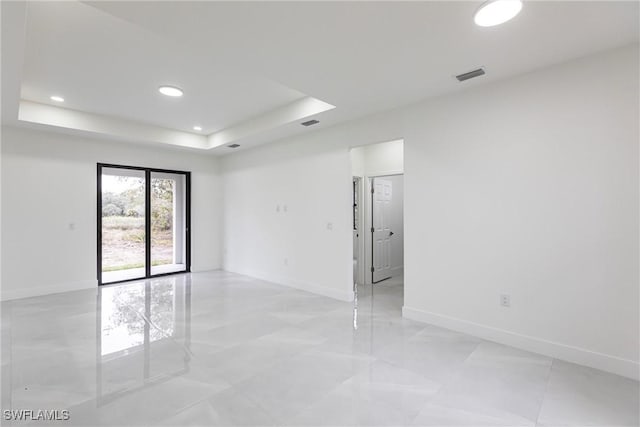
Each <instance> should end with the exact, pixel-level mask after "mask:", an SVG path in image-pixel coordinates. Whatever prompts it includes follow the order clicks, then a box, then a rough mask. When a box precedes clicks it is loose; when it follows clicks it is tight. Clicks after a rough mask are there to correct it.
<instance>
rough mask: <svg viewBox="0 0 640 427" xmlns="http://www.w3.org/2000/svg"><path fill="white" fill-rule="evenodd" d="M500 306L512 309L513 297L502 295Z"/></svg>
mask: <svg viewBox="0 0 640 427" xmlns="http://www.w3.org/2000/svg"><path fill="white" fill-rule="evenodd" d="M500 305H501V306H503V307H511V295H507V294H502V295H500Z"/></svg>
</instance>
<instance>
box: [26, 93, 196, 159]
mask: <svg viewBox="0 0 640 427" xmlns="http://www.w3.org/2000/svg"><path fill="white" fill-rule="evenodd" d="M18 120H20V121H23V122H30V123H38V124H42V125H48V126H57V127H62V128H67V129H75V130H81V131H87V132H93V133H98V134H105V135H113V136H119V137H122V138H126V139H129V140H139V141H147V142H156V143H161V144H168V145H174V146H178V147H185V148H196V149H201V150H204V149H206V148H207V137H206V136H202V135H196V134H192V133H187V132H180V131H175V130H171V129H164V128H160V127H158V126H150V125H145V124H140V123H136V122H132V121H128V120H122V119H117V118H113V117H105V116H102V115H99V114H92V113H85V112H81V111H75V110H69V109H67V108H60V107H54V106H52V105H45V104H39V103H36V102H31V101H25V100H21V101H20V109H19V112H18Z"/></svg>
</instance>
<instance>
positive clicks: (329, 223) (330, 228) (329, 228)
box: [327, 222, 333, 230]
mask: <svg viewBox="0 0 640 427" xmlns="http://www.w3.org/2000/svg"><path fill="white" fill-rule="evenodd" d="M327 230H333V223H332V222H328V223H327Z"/></svg>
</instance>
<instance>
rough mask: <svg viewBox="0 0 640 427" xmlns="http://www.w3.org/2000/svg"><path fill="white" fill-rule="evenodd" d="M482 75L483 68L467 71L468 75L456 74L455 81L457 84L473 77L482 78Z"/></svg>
mask: <svg viewBox="0 0 640 427" xmlns="http://www.w3.org/2000/svg"><path fill="white" fill-rule="evenodd" d="M483 75H484V68H482V67H480V68H478V69H477V70H473V71H469V72H468V73H462V74H458V75H457V76H456V79H458V81H459V82H463V81H465V80H469V79H472V78H474V77H478V76H483Z"/></svg>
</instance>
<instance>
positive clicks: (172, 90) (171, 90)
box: [158, 86, 184, 98]
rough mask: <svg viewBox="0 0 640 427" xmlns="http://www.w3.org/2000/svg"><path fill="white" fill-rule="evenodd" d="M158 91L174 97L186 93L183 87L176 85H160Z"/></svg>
mask: <svg viewBox="0 0 640 427" xmlns="http://www.w3.org/2000/svg"><path fill="white" fill-rule="evenodd" d="M158 92H160V93H161V94H163V95H167V96H173V97H174V98H175V97H178V96H182V94H183V93H184V92H182V89H180V88H179V87H175V86H160V87H159V88H158Z"/></svg>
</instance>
